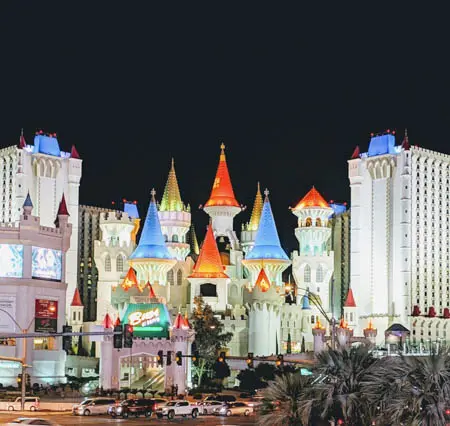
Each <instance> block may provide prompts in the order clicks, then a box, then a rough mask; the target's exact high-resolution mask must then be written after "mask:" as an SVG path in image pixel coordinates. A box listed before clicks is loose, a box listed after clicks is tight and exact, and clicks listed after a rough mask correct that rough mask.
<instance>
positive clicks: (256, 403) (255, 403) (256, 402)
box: [248, 396, 264, 411]
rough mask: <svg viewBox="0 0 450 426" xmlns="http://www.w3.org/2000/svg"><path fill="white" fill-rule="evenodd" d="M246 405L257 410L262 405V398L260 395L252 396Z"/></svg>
mask: <svg viewBox="0 0 450 426" xmlns="http://www.w3.org/2000/svg"><path fill="white" fill-rule="evenodd" d="M248 406H249V407H252V408H253V411H259V410H261V409H262V408H263V407H264V398H263V397H262V396H254V397H253V398H252V399H251V400H250V401H249V402H248Z"/></svg>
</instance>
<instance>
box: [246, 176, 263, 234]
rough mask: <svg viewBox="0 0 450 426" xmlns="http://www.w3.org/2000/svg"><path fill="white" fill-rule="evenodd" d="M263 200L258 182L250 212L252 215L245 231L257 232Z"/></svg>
mask: <svg viewBox="0 0 450 426" xmlns="http://www.w3.org/2000/svg"><path fill="white" fill-rule="evenodd" d="M263 204H264V202H263V198H262V195H261V189H260V187H259V182H258V186H257V189H256V196H255V203H254V204H253V210H252V215H251V217H250V222H249V223H248V227H247V229H248V230H249V231H257V230H258V225H259V220H260V219H261V212H262V209H263Z"/></svg>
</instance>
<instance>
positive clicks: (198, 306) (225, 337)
mask: <svg viewBox="0 0 450 426" xmlns="http://www.w3.org/2000/svg"><path fill="white" fill-rule="evenodd" d="M194 306H195V308H194V312H193V317H192V326H193V329H194V331H195V348H196V350H197V351H198V353H199V355H200V359H199V360H198V366H197V367H194V368H193V370H194V374H196V375H197V377H198V383H199V385H201V383H202V378H203V375H204V374H205V371H206V370H207V369H210V368H212V366H213V364H214V362H215V360H216V357H217V353H218V352H219V351H220V349H223V348H224V347H226V345H227V344H228V343H229V342H230V340H231V339H232V337H233V334H232V333H225V332H224V325H223V323H222V322H221V321H220V320H219V319H217V318H216V317H215V316H214V312H213V310H212V309H211V306H209V305H208V304H205V303H204V301H203V298H202V297H201V296H196V297H195V298H194Z"/></svg>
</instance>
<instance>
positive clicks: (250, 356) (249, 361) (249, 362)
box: [247, 352, 254, 368]
mask: <svg viewBox="0 0 450 426" xmlns="http://www.w3.org/2000/svg"><path fill="white" fill-rule="evenodd" d="M247 367H248V368H254V364H253V352H249V353H248V355H247Z"/></svg>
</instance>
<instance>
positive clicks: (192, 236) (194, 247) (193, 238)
mask: <svg viewBox="0 0 450 426" xmlns="http://www.w3.org/2000/svg"><path fill="white" fill-rule="evenodd" d="M189 245H190V246H191V253H193V254H195V255H196V256H198V255H199V254H200V249H199V247H198V240H197V234H196V233H195V227H194V224H193V223H191V227H190V229H189Z"/></svg>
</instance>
